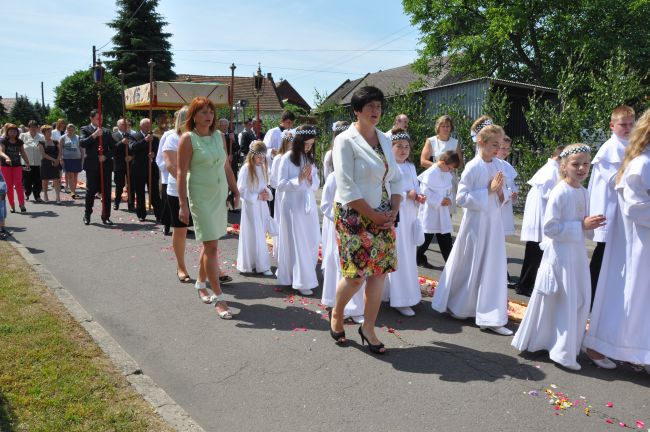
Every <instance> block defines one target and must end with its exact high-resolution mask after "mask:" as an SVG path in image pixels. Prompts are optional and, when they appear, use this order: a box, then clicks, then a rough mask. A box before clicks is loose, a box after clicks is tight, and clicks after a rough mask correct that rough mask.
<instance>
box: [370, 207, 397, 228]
mask: <svg viewBox="0 0 650 432" xmlns="http://www.w3.org/2000/svg"><path fill="white" fill-rule="evenodd" d="M373 213H374V214H373V215H372V216H371V217H370V220H371V221H372V223H373V224H375V225H377V226H378V227H379V228H381V229H384V230H387V229H390V228H392V227H393V226H395V220H396V219H397V211H396V210H388V211H385V212H378V211H373Z"/></svg>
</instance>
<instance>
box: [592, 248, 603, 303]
mask: <svg viewBox="0 0 650 432" xmlns="http://www.w3.org/2000/svg"><path fill="white" fill-rule="evenodd" d="M606 244H607V243H605V242H597V243H596V248H595V249H594V253H593V254H592V255H591V262H590V263H589V273H591V305H592V306H593V305H594V298H596V287H597V286H598V276H600V267H601V266H602V265H603V257H604V256H605V245H606Z"/></svg>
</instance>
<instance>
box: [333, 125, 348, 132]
mask: <svg viewBox="0 0 650 432" xmlns="http://www.w3.org/2000/svg"><path fill="white" fill-rule="evenodd" d="M349 127H350V125H343V126H337V127H335V128H334V132H343V131H346V130H348V128H349Z"/></svg>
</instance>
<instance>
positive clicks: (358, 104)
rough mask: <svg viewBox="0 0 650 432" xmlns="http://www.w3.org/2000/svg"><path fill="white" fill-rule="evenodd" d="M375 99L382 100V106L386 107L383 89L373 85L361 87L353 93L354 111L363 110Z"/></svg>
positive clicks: (352, 104) (352, 103)
mask: <svg viewBox="0 0 650 432" xmlns="http://www.w3.org/2000/svg"><path fill="white" fill-rule="evenodd" d="M375 101H377V102H381V106H382V108H383V107H384V94H383V93H382V91H381V90H379V89H378V88H377V87H373V86H366V87H361V88H360V89H359V90H357V91H355V92H354V94H353V95H352V100H351V106H352V110H353V111H354V112H361V110H362V109H363V107H364V106H366V105H367V104H369V103H370V102H375Z"/></svg>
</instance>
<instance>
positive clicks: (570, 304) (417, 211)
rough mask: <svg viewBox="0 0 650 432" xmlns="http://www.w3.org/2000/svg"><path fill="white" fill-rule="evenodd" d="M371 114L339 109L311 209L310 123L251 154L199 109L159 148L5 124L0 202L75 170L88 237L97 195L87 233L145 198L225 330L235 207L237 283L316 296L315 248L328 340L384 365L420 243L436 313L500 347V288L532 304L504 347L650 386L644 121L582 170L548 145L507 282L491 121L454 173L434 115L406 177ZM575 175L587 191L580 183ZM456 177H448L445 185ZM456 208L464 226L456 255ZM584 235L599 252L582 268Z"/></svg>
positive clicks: (504, 199) (583, 153)
mask: <svg viewBox="0 0 650 432" xmlns="http://www.w3.org/2000/svg"><path fill="white" fill-rule="evenodd" d="M383 105H384V96H383V94H382V92H381V91H380V90H379V89H377V88H375V87H363V88H361V89H359V90H357V91H356V92H355V93H354V94H353V96H352V99H351V108H352V111H353V112H354V116H355V119H356V121H355V122H353V123H350V122H347V121H343V120H342V121H337V122H335V123H334V124H333V136H334V138H333V140H332V143H331V148H330V150H329V151H328V152H327V153H326V154H325V155H324V157H323V171H324V173H323V174H324V175H323V177H322V178H323V179H324V184H323V190H322V196H321V200H320V204H318V203H317V200H316V191H317V190H318V189H319V188H320V186H321V185H320V179H321V176H320V175H319V173H318V168H317V163H316V156H315V154H316V153H315V147H316V146H315V144H316V140H317V138H318V131H317V129H316V128H315V127H314V126H312V125H309V124H303V125H299V126H297V127H295V128H294V123H295V120H296V118H295V116H294V115H293V114H292V113H290V112H285V113H283V115H282V117H281V118H280V122H279V125H278V127H276V128H273V129H270V130H269V131H268V132H267V133H266V135H265V136H264V139H263V140H262V139H259V138H261V137H258V136H256V134H255V132H254V130H253V128H252V123H251V122H250V121H249V122H247V123H246V128H245V129H244V131H242V133H241V134H239V137H238V138H239V139H238V140H237V139H236V138H235V137H234V134H232V133H229V131H228V127H229V124H228V121H227V120H225V119H222V120H217V119H215V109H214V106H213V105H212V102H210V101H209V100H208V99H205V98H196V99H194V100H193V101H192V103H191V104H190V105H189V106H186V107H183V108H182V109H180V110H179V111H177V112H176V113H175V116H174V127H173V128H171V129H170V130H168V131H166V132H164V134H161V135H159V134H154V133H153V131H152V125H151V121H150V120H149V119H143V120H142V121H141V122H140V131H139V132H137V133H134V132H132V131H131V129H130V127H131V126H130V124H129V122H128V121H127V120H126V119H121V120H120V121H118V124H117V130H116V131H114V132H113V131H110V130H107V129H103V128H100V127H99V124H98V116H97V113H96V112H94V111H93V112H91V114H90V124H89V125H87V126H84V127H82V128H81V132H80V136H77V135H75V127H74V125H67V126H66V125H65V122H57V124H56V128H55V130H53V128H52V127H50V126H43V127H41V128H40V133H39V130H38V125H36V124H35V123H34V124H32V123H30V124H29V131H28V132H26V133H22V134H19V130H18V128H17V127H16V126H15V125H5V128H4V131H3V139H2V144H1V147H0V150H1V152H0V158H1V159H2V174H3V178H4V183H5V184H6V188H5V194H6V197H7V201H8V202H9V206H10V208H11V211H15V207H14V189H15V191H16V194H17V196H18V202H19V206H20V209H21V211H25V199H26V198H28V197H29V195H30V194H32V195H33V196H34V199H35V200H39V199H40V193H41V191H43V192H44V197H45V199H46V200H48V195H47V189H48V182H49V181H52V182H53V188H54V191H55V193H56V200H57V202H58V201H59V200H60V188H61V186H60V177H61V169H62V168H63V169H64V170H65V172H66V176H65V179H66V182H65V183H66V185H67V186H68V189H69V192H70V193H71V196H72V197H73V198H75V197H76V189H75V188H76V174H77V173H78V172H79V171H80V168H81V161H82V160H83V168H84V170H85V171H86V197H85V199H86V206H85V212H84V217H83V220H84V223H86V224H89V223H90V216H91V213H92V208H93V201H94V199H95V197H96V195H97V194H100V195H101V196H102V216H101V218H102V222H103V223H104V224H107V225H111V224H112V222H111V220H110V210H111V199H110V197H111V196H112V195H111V187H112V181H114V183H115V186H116V187H115V198H114V202H113V206H112V208H113V209H115V210H116V209H118V208H119V206H120V204H121V198H122V190H123V188H124V187H126V188H127V196H128V208H129V209H133V211H135V212H136V214H137V216H138V218H139V219H140V220H144V219H145V217H146V214H147V211H146V204H147V198H146V196H145V188H146V189H147V190H148V197H149V200H148V202H149V203H150V205H152V206H153V211H154V215H155V217H156V220H157V221H158V222H159V223H161V224H162V225H163V226H164V228H163V230H164V231H165V233H166V234H168V233H169V232H170V231H171V232H172V245H173V249H174V252H175V255H176V262H177V276H178V279H179V281H180V282H182V283H194V286H195V288H196V290H197V292H198V295H199V298H200V299H201V300H202V301H203V302H205V303H210V304H212V303H213V304H214V305H215V309H216V312H217V314H218V316H219V317H221V318H223V319H231V318H232V317H233V314H232V313H231V311H230V309H229V308H228V304H227V302H226V299H225V296H224V294H223V291H222V289H221V284H222V283H224V282H227V281H228V279H229V277H228V276H225V275H223V274H221V273H220V271H219V263H218V260H217V256H218V248H219V246H218V240H219V239H220V238H222V237H223V236H224V235H225V233H226V227H227V211H228V205H230V206H231V207H232V208H233V209H235V208H237V207H239V203H240V201H241V223H240V232H239V243H238V250H237V263H236V267H237V269H238V270H239V271H240V272H241V273H242V274H243V275H244V276H246V275H249V274H254V273H257V274H261V275H263V276H266V277H273V276H275V277H276V278H277V283H278V284H279V285H284V286H290V287H291V288H292V289H295V290H297V291H298V292H299V293H300V294H301V295H303V296H311V295H314V290H315V289H316V288H317V287H318V286H319V282H318V277H317V266H318V259H319V250H320V255H321V258H322V260H321V264H320V265H321V269H322V272H323V287H322V298H321V302H322V304H324V305H325V306H328V307H329V318H330V335H331V336H332V338H333V339H334V340H335V342H336V343H337V344H339V345H344V344H346V343H347V335H346V333H345V329H344V321H345V320H346V319H351V320H353V321H355V322H356V323H358V324H360V327H359V329H358V333H359V337H360V339H361V341H362V343H364V344H365V343H367V344H368V347H369V349H370V351H371V352H373V353H376V354H383V353H385V352H386V348H385V347H384V345H383V344H382V343H381V341H380V340H379V338H378V336H377V334H376V332H375V322H376V319H377V315H378V313H379V309H380V305H381V302H382V301H388V302H389V304H390V306H391V307H393V308H395V309H396V310H397V311H399V312H400V313H401V314H403V315H404V316H413V315H415V311H414V309H413V307H414V306H415V305H417V304H419V303H420V302H421V293H420V285H419V277H418V267H419V266H423V267H427V266H430V264H429V263H428V261H427V257H426V252H427V251H428V248H429V246H430V243H431V242H432V241H433V238H434V237H435V238H436V241H437V243H438V244H439V247H440V251H441V254H442V257H443V259H444V261H445V267H444V269H443V271H442V274H441V275H440V279H439V282H438V285H437V287H436V289H435V293H434V296H433V299H432V302H431V306H432V308H433V309H434V310H435V311H437V312H439V313H445V314H449V315H450V316H451V317H453V318H456V319H460V320H466V319H470V318H471V319H473V320H474V322H475V323H476V325H477V326H479V327H480V328H481V329H483V330H486V331H491V332H493V333H495V334H498V335H502V336H511V335H512V334H513V332H512V330H511V329H509V328H508V327H507V322H508V314H507V302H508V287H509V286H511V287H515V288H516V289H517V292H518V293H520V294H523V295H528V296H531V299H530V302H529V306H528V308H527V310H526V314H525V316H524V319H523V321H522V323H521V325H520V326H519V328H518V330H517V333H516V334H515V335H514V339H513V341H512V345H513V346H514V347H515V348H516V349H518V350H521V351H523V350H530V351H538V350H547V351H548V352H549V356H550V358H551V360H553V361H554V362H556V363H558V364H560V365H562V366H563V367H566V368H568V369H571V370H579V369H580V367H581V366H580V364H579V363H578V356H579V354H580V351H581V350H582V351H584V352H585V354H586V356H587V357H588V358H589V359H590V360H591V361H592V362H593V363H595V364H596V365H597V366H599V367H602V368H610V369H611V368H614V367H616V363H615V362H614V361H612V359H613V360H618V361H627V362H630V363H634V364H639V365H644V366H645V367H646V369H647V370H648V372H650V366H648V365H650V333H649V332H648V331H647V329H649V328H650V322H649V320H650V318H648V315H647V314H646V313H645V308H646V307H647V305H648V304H649V303H650V294H649V293H650V290H649V289H648V288H649V286H648V280H650V278H646V277H644V276H645V273H646V272H647V270H646V269H644V268H643V267H642V265H643V263H647V262H649V261H648V258H649V255H650V250H649V248H648V240H649V238H648V236H650V153H648V152H649V150H648V147H647V146H648V142H649V141H650V112H646V113H644V114H643V115H642V116H640V118H639V119H638V120H636V114H635V112H634V111H633V110H632V109H631V108H630V107H626V106H621V107H617V108H616V109H614V111H613V113H612V116H611V122H610V128H611V130H612V136H611V138H610V139H609V140H608V141H607V142H605V143H604V144H603V145H602V146H601V147H600V149H599V150H598V151H597V153H596V154H595V156H594V158H593V160H592V158H591V153H592V149H591V147H590V146H587V145H585V144H580V143H575V144H569V145H566V146H565V145H559V146H558V147H557V148H556V149H555V151H554V152H553V154H552V155H550V158H549V160H548V162H547V163H546V164H545V165H544V166H542V167H541V168H540V169H539V170H538V171H537V172H536V173H535V175H534V176H533V177H532V178H531V179H530V180H528V184H529V185H530V191H529V192H528V195H527V198H526V203H525V210H524V217H523V222H522V226H521V240H522V242H525V243H526V248H525V256H524V262H523V265H522V270H521V274H520V277H519V281H518V283H516V284H515V283H514V282H513V281H512V280H511V279H510V275H509V274H508V269H507V253H506V236H507V235H512V234H514V233H515V226H514V216H513V202H515V201H516V200H517V199H518V193H519V189H518V186H517V182H516V181H515V179H516V178H517V176H518V174H517V171H516V169H515V168H514V167H513V166H512V165H511V164H510V163H509V162H508V161H507V159H508V156H509V154H510V150H511V140H510V138H509V137H508V136H507V135H506V134H505V132H504V129H503V128H502V127H501V126H499V125H497V124H494V122H493V120H492V119H491V118H490V117H489V116H485V115H484V116H481V117H479V118H478V119H476V121H475V122H474V123H473V124H472V127H471V139H472V140H473V142H474V143H475V145H476V150H477V151H476V156H475V157H474V158H473V159H471V160H469V161H466V160H465V159H464V157H463V152H462V147H461V145H460V142H459V139H462V137H454V136H453V135H454V121H453V119H452V118H451V117H449V116H446V115H445V116H441V117H439V118H438V119H437V120H436V122H435V135H434V136H432V137H430V138H427V139H426V141H425V143H424V147H423V150H422V152H421V154H420V157H419V165H420V168H421V172H420V174H419V175H418V170H417V169H416V165H415V163H414V162H413V159H414V156H415V155H413V154H412V150H413V142H412V140H411V137H410V135H409V133H408V117H407V116H405V115H403V114H402V115H399V116H397V118H396V119H395V123H394V125H393V127H392V129H391V130H390V131H387V132H382V131H380V130H379V129H377V125H378V123H379V121H380V119H381V116H382V109H383ZM59 123H60V124H59ZM54 132H58V134H57V135H55V134H54ZM235 142H237V146H234V145H233V143H235ZM242 144H244V145H242ZM239 158H241V166H240V164H239V162H238V159H239ZM21 159H22V160H21ZM590 169H591V170H592V172H591V177H590V181H589V189H588V190H587V189H586V188H585V187H584V186H583V182H584V181H585V180H586V179H587V178H588V177H589V174H590ZM456 170H462V173H461V175H460V178H459V176H458V175H456ZM68 171H70V172H68ZM34 173H38V174H34ZM111 174H114V176H113V177H112V176H111ZM35 175H37V176H38V178H37V180H38V181H37V180H35V179H34V177H35ZM21 176H22V178H21ZM68 176H69V177H68ZM159 182H160V183H161V184H162V188H159V187H158V185H159ZM1 184H2V183H0V185H1ZM2 191H3V189H1V188H0V193H2ZM3 202H4V197H3ZM2 207H3V206H0V216H2V215H3V213H2ZM457 207H458V208H461V209H462V211H463V216H462V222H461V224H460V228H459V230H458V232H457V234H456V239H455V241H454V240H453V238H452V231H453V225H452V214H453V213H454V212H455V211H456V208H457ZM319 210H320V212H321V213H322V215H323V219H322V229H321V224H320V215H319ZM3 219H4V218H0V224H2V223H3ZM189 227H193V230H194V233H195V236H196V239H197V240H198V241H200V242H201V243H202V246H203V247H202V249H201V253H200V254H201V256H200V266H199V272H198V275H197V277H196V280H193V279H192V278H191V276H190V275H189V273H188V271H187V267H186V265H185V241H186V236H187V230H188V228H189ZM269 238H270V239H272V248H271V249H269V247H268V245H267V239H269ZM586 238H593V239H594V240H595V241H596V242H597V247H596V250H595V251H594V253H593V257H592V259H591V263H590V262H589V258H588V254H587V248H586V244H585V239H586ZM272 258H275V259H276V260H277V269H276V271H275V272H273V270H272ZM209 289H210V290H212V294H211V293H210V291H209ZM589 319H590V325H589V329H588V330H587V322H588V320H589Z"/></svg>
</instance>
